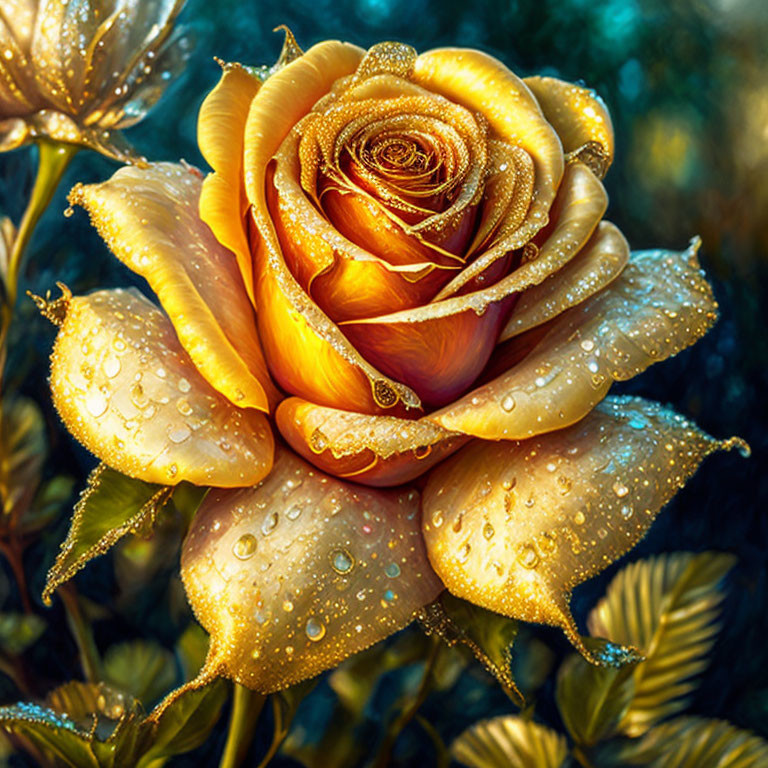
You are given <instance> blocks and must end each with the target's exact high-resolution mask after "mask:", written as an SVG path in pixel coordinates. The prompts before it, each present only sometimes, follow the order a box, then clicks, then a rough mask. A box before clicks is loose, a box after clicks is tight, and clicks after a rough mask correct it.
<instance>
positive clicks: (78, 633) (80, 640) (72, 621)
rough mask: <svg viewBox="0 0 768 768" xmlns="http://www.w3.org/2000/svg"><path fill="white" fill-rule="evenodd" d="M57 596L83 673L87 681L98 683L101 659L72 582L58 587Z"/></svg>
mask: <svg viewBox="0 0 768 768" xmlns="http://www.w3.org/2000/svg"><path fill="white" fill-rule="evenodd" d="M59 596H60V597H61V602H62V603H64V608H65V609H66V612H67V624H69V629H70V631H71V632H72V636H73V637H74V639H75V643H77V649H78V651H79V653H80V664H81V666H82V668H83V675H84V676H85V679H86V680H87V681H88V682H89V683H98V682H99V680H100V679H101V660H100V659H99V651H98V649H97V648H96V642H95V641H94V639H93V632H92V630H91V625H90V624H89V623H88V620H87V619H86V618H85V616H83V611H82V607H81V605H80V600H79V598H78V595H77V591H76V590H75V586H74V584H72V582H69V583H68V584H63V585H62V586H61V587H59Z"/></svg>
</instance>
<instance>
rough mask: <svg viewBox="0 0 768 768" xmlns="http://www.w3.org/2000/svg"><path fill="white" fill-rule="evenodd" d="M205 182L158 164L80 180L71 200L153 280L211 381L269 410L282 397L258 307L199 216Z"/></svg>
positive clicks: (243, 403) (238, 399) (237, 399)
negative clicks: (90, 181)
mask: <svg viewBox="0 0 768 768" xmlns="http://www.w3.org/2000/svg"><path fill="white" fill-rule="evenodd" d="M200 184H201V182H200V176H199V174H198V173H197V172H196V171H195V170H194V169H191V168H185V167H183V166H180V165H173V164H171V163H157V164H153V165H150V166H148V167H146V168H136V167H126V168H121V169H120V170H119V171H117V173H115V174H114V176H112V178H111V179H109V180H108V181H105V182H102V183H101V184H88V185H86V186H83V185H77V186H76V187H75V188H74V189H73V190H72V192H71V193H70V196H69V199H70V202H71V203H72V204H79V205H82V206H83V207H84V208H85V209H86V210H87V211H88V212H89V214H90V215H91V221H92V222H93V223H94V224H95V226H96V228H97V229H98V230H99V234H100V235H101V236H102V237H103V238H104V240H105V241H106V243H107V245H108V246H109V248H110V249H111V250H112V252H113V253H114V254H115V255H116V256H117V257H118V258H119V259H120V260H121V261H122V262H123V263H124V264H126V266H128V267H129V268H130V269H132V270H133V271H134V272H136V273H138V274H140V275H141V276H142V277H145V278H146V279H147V281H148V282H149V284H150V286H151V287H152V290H153V291H154V292H155V293H156V294H157V296H158V298H159V299H160V303H161V304H162V306H163V309H164V310H165V311H166V312H167V313H168V315H169V317H170V319H171V322H172V323H173V325H174V327H175V329H176V333H177V334H178V337H179V341H180V342H181V344H182V346H183V347H184V349H186V350H187V352H188V353H189V356H190V357H191V358H192V361H193V362H194V363H195V365H196V366H197V368H198V370H199V371H200V373H201V374H202V375H203V377H204V378H205V379H206V380H207V381H208V382H209V383H210V384H211V386H213V387H215V388H216V389H217V390H219V392H221V393H222V394H223V395H225V396H226V397H228V398H229V399H230V400H232V402H234V403H236V404H237V405H238V406H240V407H242V408H245V407H249V408H259V409H260V410H263V411H267V410H269V405H270V401H271V402H272V403H274V402H275V401H276V400H277V397H278V395H277V391H276V389H275V387H274V385H273V384H272V382H271V381H270V378H269V374H268V372H267V367H266V363H265V361H264V356H263V354H262V351H261V345H260V343H259V338H258V333H257V330H256V320H255V317H254V312H253V306H252V304H251V302H250V301H249V299H248V296H247V295H246V292H245V289H244V288H243V282H242V280H241V278H240V273H239V270H238V268H237V265H236V264H235V262H234V260H233V259H232V255H231V254H230V253H229V251H227V250H226V249H225V248H224V247H223V246H222V245H220V244H219V242H218V241H217V240H216V238H215V237H214V236H213V235H212V233H211V231H210V229H209V228H208V226H207V225H206V224H205V223H204V222H203V221H201V220H200V217H199V215H198V199H199V196H200Z"/></svg>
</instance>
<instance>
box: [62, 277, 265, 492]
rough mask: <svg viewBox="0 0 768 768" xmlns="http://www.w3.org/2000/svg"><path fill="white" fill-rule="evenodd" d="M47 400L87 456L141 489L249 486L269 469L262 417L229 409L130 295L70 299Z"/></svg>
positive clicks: (160, 323)
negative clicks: (137, 483) (151, 485)
mask: <svg viewBox="0 0 768 768" xmlns="http://www.w3.org/2000/svg"><path fill="white" fill-rule="evenodd" d="M51 393H52V395H53V402H54V405H55V406H56V409H57V410H58V412H59V414H60V416H61V418H62V420H63V421H64V423H65V424H66V426H67V428H68V429H69V431H70V432H71V433H72V434H73V435H74V436H75V437H76V438H77V439H78V440H79V441H80V442H81V443H82V444H83V445H84V446H85V447H86V448H88V450H89V451H91V453H93V454H95V455H96V456H97V457H98V458H99V459H101V460H102V461H103V462H105V463H106V464H108V465H109V466H110V467H112V468H113V469H116V470H118V471H119V472H122V473H124V474H126V475H130V476H131V477H136V478H139V479H141V480H145V481H146V482H148V483H160V484H162V485H172V484H175V483H178V482H180V481H182V480H187V481H189V482H191V483H195V484H197V485H213V486H224V487H230V486H240V485H248V484H252V483H256V482H258V481H259V480H260V479H261V478H262V477H264V475H266V474H267V473H268V472H269V470H270V468H271V467H272V453H273V439H272V433H271V431H270V428H269V424H268V422H267V420H266V417H265V416H264V414H262V413H260V412H259V411H256V410H252V409H248V410H241V409H239V408H236V407H235V406H234V405H232V404H231V403H230V402H229V401H228V400H227V399H226V398H225V397H224V396H223V395H221V394H219V393H218V392H217V391H216V390H215V389H213V388H212V387H211V386H210V385H209V384H208V383H207V382H206V381H205V379H203V378H202V376H201V375H200V374H199V373H198V371H197V369H196V368H195V366H194V365H193V364H192V361H191V360H190V359H189V356H188V355H187V353H186V352H185V351H184V349H183V348H182V347H181V345H180V344H179V341H178V339H177V338H176V334H175V333H174V330H173V326H172V325H171V323H170V321H169V320H168V318H167V317H166V316H165V315H164V314H163V313H162V312H161V311H160V310H159V309H158V308H157V307H155V305H154V304H152V303H151V302H150V301H148V300H147V299H145V298H144V297H143V296H142V295H141V294H140V293H138V291H136V290H135V289H130V290H121V289H115V290H110V291H98V292H97V293H93V294H91V295H89V296H78V297H75V298H72V299H70V300H69V302H68V308H67V313H66V317H65V318H64V320H63V323H62V325H61V329H60V330H59V334H58V336H57V337H56V344H55V346H54V350H53V356H52V358H51Z"/></svg>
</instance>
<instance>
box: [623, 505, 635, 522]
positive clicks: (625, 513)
mask: <svg viewBox="0 0 768 768" xmlns="http://www.w3.org/2000/svg"><path fill="white" fill-rule="evenodd" d="M620 511H621V516H622V517H623V518H624V519H625V520H629V518H630V517H632V512H633V510H632V507H630V506H629V504H625V505H624V506H623V507H622V508H621V510H620Z"/></svg>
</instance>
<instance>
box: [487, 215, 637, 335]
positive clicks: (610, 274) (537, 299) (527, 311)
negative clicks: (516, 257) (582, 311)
mask: <svg viewBox="0 0 768 768" xmlns="http://www.w3.org/2000/svg"><path fill="white" fill-rule="evenodd" d="M628 260H629V244H628V243H627V241H626V239H625V238H624V235H622V234H621V231H620V230H619V228H618V227H616V226H614V225H613V224H611V223H610V222H609V221H602V222H600V224H599V225H598V227H597V229H596V230H595V233H594V235H592V238H591V239H590V240H589V242H588V243H587V244H586V245H585V246H584V247H583V248H582V249H581V250H580V251H579V253H578V254H577V255H576V256H575V257H574V258H573V259H572V260H571V261H569V262H568V263H567V264H566V265H565V266H564V267H563V268H562V269H560V270H558V271H557V272H555V273H554V274H553V275H550V276H549V277H548V278H547V279H546V280H545V281H544V282H543V283H539V284H538V285H534V286H531V287H530V288H528V289H527V290H526V291H524V292H523V294H522V295H521V296H520V299H519V300H518V302H517V304H516V305H515V309H514V312H513V313H512V316H511V317H510V318H509V321H508V322H507V325H506V327H505V328H504V330H503V331H502V332H501V336H500V337H499V341H505V340H506V339H509V338H512V337H513V336H518V335H519V334H521V333H523V332H524V331H528V330H530V329H531V328H535V327H537V326H539V325H542V324H543V323H546V322H548V321H549V320H551V319H552V318H554V317H557V316H558V315H560V314H562V313H563V312H565V311H566V310H567V309H570V308H571V307H575V306H576V305H577V304H581V302H582V301H586V299H588V298H589V297H590V296H592V295H594V294H595V293H597V292H598V291H601V290H602V289H603V288H605V286H606V285H608V283H610V282H611V281H613V280H615V279H616V278H617V277H618V276H619V275H620V274H621V271H622V270H623V269H624V267H625V266H626V265H627V261H628Z"/></svg>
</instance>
